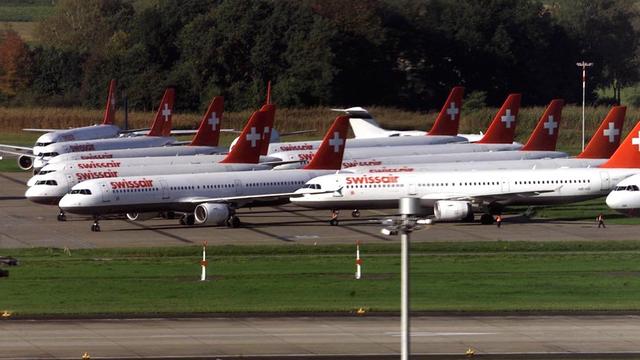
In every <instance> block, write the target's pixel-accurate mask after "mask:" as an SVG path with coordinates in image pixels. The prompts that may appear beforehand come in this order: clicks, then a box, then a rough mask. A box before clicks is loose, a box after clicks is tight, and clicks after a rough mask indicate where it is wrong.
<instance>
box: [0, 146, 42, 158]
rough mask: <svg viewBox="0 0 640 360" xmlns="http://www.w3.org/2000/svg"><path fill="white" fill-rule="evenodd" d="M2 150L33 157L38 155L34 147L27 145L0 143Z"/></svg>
mask: <svg viewBox="0 0 640 360" xmlns="http://www.w3.org/2000/svg"><path fill="white" fill-rule="evenodd" d="M0 152H2V153H6V154H11V155H18V156H20V155H25V156H30V157H33V158H36V157H37V156H35V155H33V148H30V147H26V146H18V145H8V144H0Z"/></svg>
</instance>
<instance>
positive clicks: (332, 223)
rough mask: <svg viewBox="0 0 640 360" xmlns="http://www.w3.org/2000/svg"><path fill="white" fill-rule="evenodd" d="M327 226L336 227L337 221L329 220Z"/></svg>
mask: <svg viewBox="0 0 640 360" xmlns="http://www.w3.org/2000/svg"><path fill="white" fill-rule="evenodd" d="M329 225H331V226H337V225H338V219H331V220H329Z"/></svg>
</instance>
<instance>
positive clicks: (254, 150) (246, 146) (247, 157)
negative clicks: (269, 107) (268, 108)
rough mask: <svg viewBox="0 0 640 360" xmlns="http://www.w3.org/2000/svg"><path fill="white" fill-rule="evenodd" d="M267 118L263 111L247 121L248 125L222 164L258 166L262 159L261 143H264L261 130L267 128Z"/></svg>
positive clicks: (254, 114) (257, 112)
mask: <svg viewBox="0 0 640 360" xmlns="http://www.w3.org/2000/svg"><path fill="white" fill-rule="evenodd" d="M266 117H267V113H266V112H264V111H262V110H260V111H256V112H254V113H253V114H252V115H251V117H250V118H249V121H247V125H245V127H244V129H242V133H241V134H240V136H239V137H238V141H237V142H236V144H235V145H234V146H233V147H232V148H231V151H229V154H227V156H226V157H225V158H224V159H223V160H221V161H220V162H221V163H244V164H257V163H258V160H259V159H260V149H261V146H260V143H261V142H262V130H261V129H263V128H264V126H265V121H266Z"/></svg>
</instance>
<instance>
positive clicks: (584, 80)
mask: <svg viewBox="0 0 640 360" xmlns="http://www.w3.org/2000/svg"><path fill="white" fill-rule="evenodd" d="M576 65H577V66H579V67H582V151H584V98H585V90H586V88H587V67H589V66H592V65H593V63H588V62H585V61H582V62H579V63H576Z"/></svg>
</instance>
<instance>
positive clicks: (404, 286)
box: [400, 214, 411, 360]
mask: <svg viewBox="0 0 640 360" xmlns="http://www.w3.org/2000/svg"><path fill="white" fill-rule="evenodd" d="M408 226H409V215H407V214H403V215H402V231H401V233H400V244H401V245H400V247H401V250H400V251H401V262H400V263H401V267H402V269H401V270H400V276H401V280H400V281H401V285H400V288H401V290H400V292H401V295H400V296H401V300H400V302H401V304H400V305H401V313H400V318H401V319H400V330H401V336H402V340H401V341H402V344H401V359H402V360H409V357H410V354H411V343H410V341H411V339H410V334H411V333H410V326H409V311H410V308H409V306H410V303H409V231H408V229H407V227H408Z"/></svg>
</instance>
